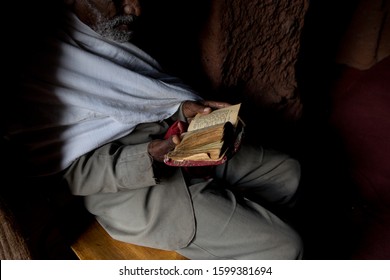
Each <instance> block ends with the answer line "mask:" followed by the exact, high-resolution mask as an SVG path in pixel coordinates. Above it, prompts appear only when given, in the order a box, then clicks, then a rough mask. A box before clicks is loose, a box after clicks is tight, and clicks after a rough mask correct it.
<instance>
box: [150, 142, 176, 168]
mask: <svg viewBox="0 0 390 280" xmlns="http://www.w3.org/2000/svg"><path fill="white" fill-rule="evenodd" d="M179 143H180V137H179V135H172V136H170V137H169V138H167V139H166V140H161V139H155V140H153V141H151V142H150V143H149V145H148V152H149V154H150V155H151V156H152V158H153V160H154V161H158V162H163V161H164V156H165V154H166V153H168V152H170V151H172V150H173V149H174V148H175V147H176V145H177V144H179Z"/></svg>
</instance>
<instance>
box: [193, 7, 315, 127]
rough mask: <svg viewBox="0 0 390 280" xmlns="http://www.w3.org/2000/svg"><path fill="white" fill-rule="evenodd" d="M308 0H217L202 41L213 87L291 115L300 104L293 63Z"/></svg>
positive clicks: (293, 116) (204, 62)
mask: <svg viewBox="0 0 390 280" xmlns="http://www.w3.org/2000/svg"><path fill="white" fill-rule="evenodd" d="M307 8H308V1H307V0H290V1H275V0H265V1H258V0H214V1H212V6H211V10H210V17H209V18H208V23H207V24H205V25H204V29H203V33H202V36H201V38H202V40H201V41H200V42H201V46H200V47H201V50H202V51H201V53H202V65H203V68H204V71H205V73H206V74H207V76H208V77H209V79H210V81H211V85H212V86H213V88H214V89H215V90H218V91H220V92H225V94H230V95H240V96H239V97H238V96H229V99H239V100H240V99H241V100H244V101H246V102H248V104H251V105H253V106H254V107H260V108H262V109H265V110H268V111H270V112H271V113H276V114H277V115H280V116H283V117H284V118H287V119H290V120H291V119H293V120H295V119H298V118H299V117H300V115H301V111H302V107H301V101H300V96H299V93H298V91H297V83H296V76H295V64H296V61H297V58H298V53H299V50H300V38H301V31H302V28H303V24H304V17H305V14H306V11H307Z"/></svg>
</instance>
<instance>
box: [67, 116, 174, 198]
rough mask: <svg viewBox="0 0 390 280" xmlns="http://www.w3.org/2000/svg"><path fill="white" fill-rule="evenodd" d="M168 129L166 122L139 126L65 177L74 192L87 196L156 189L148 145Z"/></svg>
mask: <svg viewBox="0 0 390 280" xmlns="http://www.w3.org/2000/svg"><path fill="white" fill-rule="evenodd" d="M167 128H168V125H167V124H166V123H165V122H161V123H148V124H142V125H139V126H138V127H137V128H136V130H135V131H133V132H132V133H131V134H129V135H128V136H126V137H124V138H122V139H120V140H119V141H115V142H112V143H109V144H106V145H104V146H102V147H100V148H98V149H96V150H94V151H92V152H90V153H88V154H86V155H84V156H82V157H80V158H78V159H77V160H76V161H74V162H73V164H72V165H71V166H70V167H69V168H68V169H67V170H66V172H65V175H64V178H65V179H66V180H67V182H68V184H69V187H70V190H71V192H72V193H73V194H74V195H82V196H85V195H91V194H96V193H112V192H118V191H120V190H121V189H137V188H144V187H150V186H153V185H156V184H157V180H156V178H155V174H154V171H153V160H152V158H151V157H150V155H149V153H148V144H149V142H150V141H151V140H152V139H153V138H154V137H158V135H161V134H163V133H165V131H166V129H167Z"/></svg>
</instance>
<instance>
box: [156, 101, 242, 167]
mask: <svg viewBox="0 0 390 280" xmlns="http://www.w3.org/2000/svg"><path fill="white" fill-rule="evenodd" d="M240 105H241V104H237V105H233V106H230V107H226V108H222V109H218V110H215V111H213V112H211V113H210V114H207V115H197V116H196V117H195V118H194V119H193V120H192V122H191V123H190V125H189V126H187V124H185V123H183V122H180V121H177V122H175V123H174V124H173V125H172V126H171V127H170V129H169V130H168V132H167V134H166V136H165V137H166V138H167V137H169V136H171V135H173V134H178V135H181V136H182V140H181V143H180V144H179V145H177V146H176V148H175V149H174V150H173V151H171V152H169V153H168V154H166V155H165V158H164V162H165V164H167V165H170V166H212V165H219V164H222V163H224V162H226V161H227V160H228V159H229V158H230V157H232V156H233V155H234V154H235V153H236V152H237V151H238V149H239V147H240V145H241V140H242V136H243V133H244V126H245V124H244V122H243V121H242V120H241V119H240V117H239V116H238V112H239V109H240Z"/></svg>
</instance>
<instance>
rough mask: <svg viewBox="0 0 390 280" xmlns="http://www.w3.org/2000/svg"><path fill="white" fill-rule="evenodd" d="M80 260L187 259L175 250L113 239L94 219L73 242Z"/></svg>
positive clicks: (73, 247)
mask: <svg viewBox="0 0 390 280" xmlns="http://www.w3.org/2000/svg"><path fill="white" fill-rule="evenodd" d="M71 247H72V250H73V252H74V253H75V254H76V256H77V257H78V258H79V259H80V260H186V259H187V258H185V257H183V256H181V255H180V254H178V253H176V252H174V251H164V250H159V249H153V248H149V247H142V246H138V245H134V244H129V243H125V242H121V241H118V240H115V239H113V238H112V237H111V236H109V235H108V233H107V232H106V231H105V230H104V229H103V227H102V226H101V225H100V224H99V223H98V222H97V221H96V220H93V221H92V223H91V225H90V226H89V227H88V228H87V229H86V230H85V231H84V232H83V233H82V234H81V235H80V237H79V238H78V239H77V240H76V241H75V242H74V243H73V244H72V246H71Z"/></svg>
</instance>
